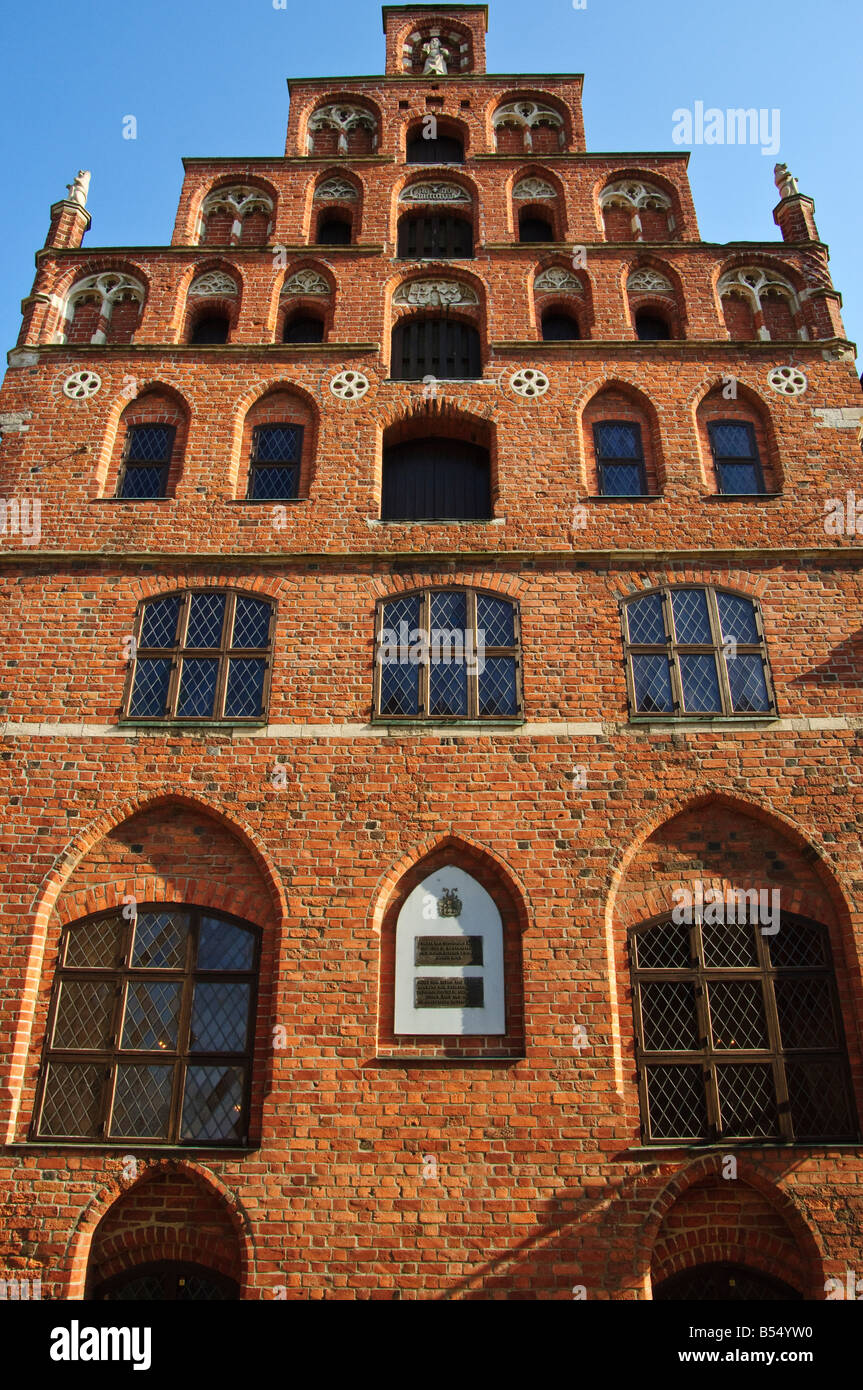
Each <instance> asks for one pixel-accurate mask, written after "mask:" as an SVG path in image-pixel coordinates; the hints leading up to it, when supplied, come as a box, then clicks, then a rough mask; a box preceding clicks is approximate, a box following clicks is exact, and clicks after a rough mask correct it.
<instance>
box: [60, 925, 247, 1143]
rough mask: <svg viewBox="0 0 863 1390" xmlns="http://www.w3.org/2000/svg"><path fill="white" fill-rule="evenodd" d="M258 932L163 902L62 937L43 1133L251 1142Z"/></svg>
mask: <svg viewBox="0 0 863 1390" xmlns="http://www.w3.org/2000/svg"><path fill="white" fill-rule="evenodd" d="M257 973H258V933H257V931H256V930H255V929H254V928H253V927H251V926H249V925H248V924H247V923H243V922H239V921H236V920H234V919H232V918H228V917H225V916H223V915H222V914H221V913H215V912H210V911H209V910H208V909H206V908H197V907H187V906H176V905H174V904H171V905H167V904H164V903H163V904H158V905H149V906H142V907H139V908H138V911H137V915H136V916H135V917H133V918H132V919H131V920H126V918H125V916H124V914H123V913H122V912H120V911H114V912H108V913H102V914H101V915H99V916H97V917H91V918H87V919H85V920H84V921H80V922H73V923H72V924H71V925H70V926H68V927H66V928H65V930H64V932H63V937H62V940H61V943H60V965H59V967H58V970H57V975H56V978H55V981H54V991H53V996H52V1000H51V1011H50V1018H49V1023H48V1034H47V1044H46V1049H45V1055H44V1059H43V1063H42V1071H41V1075H40V1084H39V1095H38V1098H37V1104H36V1112H35V1120H34V1125H33V1138H36V1139H41V1140H46V1139H51V1140H56V1139H70V1140H71V1139H93V1140H99V1141H100V1142H102V1143H106V1144H121V1143H122V1144H128V1142H129V1141H130V1140H132V1139H136V1140H140V1141H146V1142H147V1143H151V1144H171V1143H174V1144H183V1143H188V1144H195V1145H199V1144H200V1145H204V1144H244V1143H245V1142H246V1140H247V1135H248V1110H249V1083H250V1071H251V1055H252V1042H253V1031H254V1017H255V994H256V987H257Z"/></svg>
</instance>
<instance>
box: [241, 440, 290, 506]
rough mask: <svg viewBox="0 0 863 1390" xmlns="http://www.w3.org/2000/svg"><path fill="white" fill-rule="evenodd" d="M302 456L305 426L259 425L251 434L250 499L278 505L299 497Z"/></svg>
mask: <svg viewBox="0 0 863 1390" xmlns="http://www.w3.org/2000/svg"><path fill="white" fill-rule="evenodd" d="M302 454H303V427H302V425H291V424H281V425H258V426H257V427H256V429H255V430H254V431H253V433H252V457H251V462H250V465H249V494H248V495H249V498H250V499H251V500H252V501H255V502H279V501H286V500H288V499H290V498H294V497H296V496H297V495H298V490H299V482H300V460H301V459H302Z"/></svg>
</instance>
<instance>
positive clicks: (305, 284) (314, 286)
mask: <svg viewBox="0 0 863 1390" xmlns="http://www.w3.org/2000/svg"><path fill="white" fill-rule="evenodd" d="M329 293H330V286H329V284H328V283H327V281H326V280H325V279H324V277H323V275H319V274H318V272H317V271H316V270H298V271H296V272H295V273H294V274H293V275H292V276H291V277H290V278H289V279H288V280H286V281H285V283H284V285H283V286H282V295H283V296H284V295H286V294H329Z"/></svg>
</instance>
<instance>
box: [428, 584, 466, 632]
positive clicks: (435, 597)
mask: <svg viewBox="0 0 863 1390" xmlns="http://www.w3.org/2000/svg"><path fill="white" fill-rule="evenodd" d="M430 626H431V627H433V628H434V627H441V628H449V629H452V628H456V629H457V630H458V631H459V632H460V633H461V634H462V641H464V630H465V628H466V627H467V597H466V595H465V594H462V593H459V592H458V591H457V590H456V591H453V590H451V589H443V590H441V591H440V592H439V593H436V594H432V596H431V621H430Z"/></svg>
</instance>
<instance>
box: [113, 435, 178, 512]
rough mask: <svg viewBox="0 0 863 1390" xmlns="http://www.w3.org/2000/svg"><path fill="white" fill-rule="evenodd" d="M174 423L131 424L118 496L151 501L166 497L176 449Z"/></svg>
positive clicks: (118, 485)
mask: <svg viewBox="0 0 863 1390" xmlns="http://www.w3.org/2000/svg"><path fill="white" fill-rule="evenodd" d="M175 434H176V429H175V427H174V426H173V425H131V426H130V427H129V432H128V434H127V436H126V446H125V449H124V451H123V464H122V468H121V472H120V477H119V480H118V484H117V496H118V497H124V498H126V499H127V500H135V501H148V500H150V499H152V498H154V497H164V496H165V495H166V492H167V487H168V470H169V469H170V466H171V455H172V453H173V450H174V436H175Z"/></svg>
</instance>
